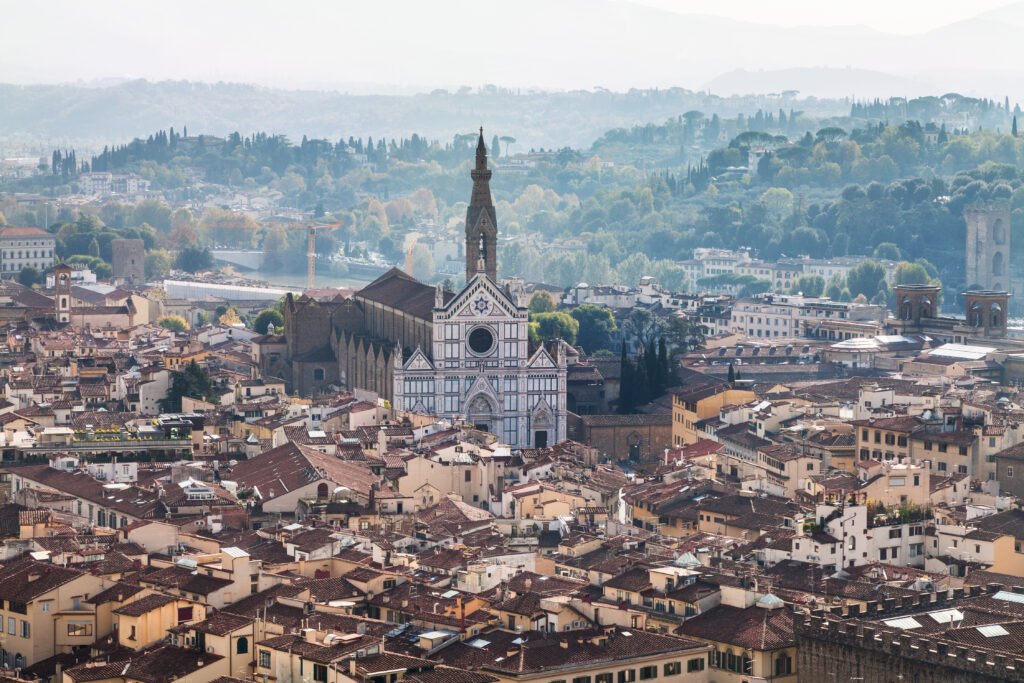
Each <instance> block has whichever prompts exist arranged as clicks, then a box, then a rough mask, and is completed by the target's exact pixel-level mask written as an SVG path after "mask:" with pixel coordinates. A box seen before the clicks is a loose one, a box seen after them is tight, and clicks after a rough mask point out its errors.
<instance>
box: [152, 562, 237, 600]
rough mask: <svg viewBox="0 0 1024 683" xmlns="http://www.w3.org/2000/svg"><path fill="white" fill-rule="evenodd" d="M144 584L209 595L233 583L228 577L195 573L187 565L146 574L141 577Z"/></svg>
mask: <svg viewBox="0 0 1024 683" xmlns="http://www.w3.org/2000/svg"><path fill="white" fill-rule="evenodd" d="M140 581H141V582H142V583H144V584H153V585H156V586H162V587H165V588H177V589H178V590H181V591H184V592H186V593H195V594H196V595H209V594H210V593H214V592H216V591H218V590H221V589H222V588H226V587H227V586H230V585H231V581H229V580H228V579H222V578H219V577H216V576H207V575H206V574H194V573H192V570H191V569H188V568H186V567H177V566H175V567H165V568H163V569H158V570H157V571H155V572H152V573H150V574H146V575H145V576H144V577H142V578H141V579H140Z"/></svg>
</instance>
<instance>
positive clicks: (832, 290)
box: [825, 274, 846, 301]
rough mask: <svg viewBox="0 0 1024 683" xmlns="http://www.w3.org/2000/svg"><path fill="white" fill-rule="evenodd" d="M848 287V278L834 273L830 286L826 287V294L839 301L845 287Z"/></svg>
mask: <svg viewBox="0 0 1024 683" xmlns="http://www.w3.org/2000/svg"><path fill="white" fill-rule="evenodd" d="M845 287H846V278H844V277H843V276H842V275H838V274H837V275H833V276H832V279H830V280H829V281H828V286H827V287H825V296H827V297H828V298H829V299H832V300H833V301H839V299H840V297H842V296H843V289H844V288H845Z"/></svg>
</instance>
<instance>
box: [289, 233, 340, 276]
mask: <svg viewBox="0 0 1024 683" xmlns="http://www.w3.org/2000/svg"><path fill="white" fill-rule="evenodd" d="M344 223H345V221H338V222H337V223H327V224H320V223H309V224H307V225H296V226H294V227H293V228H292V229H293V230H294V229H301V230H305V231H306V235H307V238H308V239H309V245H308V247H307V248H306V259H307V263H306V289H313V286H314V285H315V283H316V233H317V232H319V231H321V230H334V229H335V228H337V227H339V226H341V225H343V224H344Z"/></svg>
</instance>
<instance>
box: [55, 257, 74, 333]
mask: <svg viewBox="0 0 1024 683" xmlns="http://www.w3.org/2000/svg"><path fill="white" fill-rule="evenodd" d="M53 288H54V296H53V305H54V315H55V316H56V318H57V322H59V323H69V322H71V266H69V265H68V264H66V263H59V264H57V266H56V267H55V268H54V269H53Z"/></svg>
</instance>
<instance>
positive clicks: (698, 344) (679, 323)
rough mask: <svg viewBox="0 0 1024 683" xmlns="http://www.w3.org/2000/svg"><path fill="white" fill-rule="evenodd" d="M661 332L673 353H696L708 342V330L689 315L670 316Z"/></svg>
mask: <svg viewBox="0 0 1024 683" xmlns="http://www.w3.org/2000/svg"><path fill="white" fill-rule="evenodd" d="M659 331H660V332H661V334H662V335H663V336H662V339H664V340H665V343H666V344H667V345H668V347H669V348H670V349H671V350H672V351H673V353H674V352H677V351H682V352H683V353H689V352H690V351H696V350H697V349H701V348H703V347H704V344H705V343H706V341H707V339H706V335H707V329H706V328H705V327H704V326H703V325H701V324H700V321H699V320H697V319H696V318H691V317H690V316H687V315H673V316H670V317H669V318H668V319H667V320H665V322H664V324H663V325H662V326H661V329H660V330H659Z"/></svg>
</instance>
